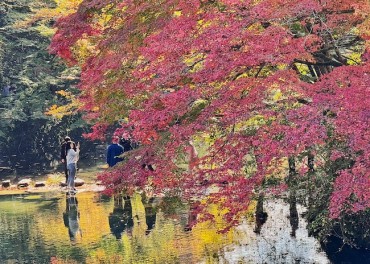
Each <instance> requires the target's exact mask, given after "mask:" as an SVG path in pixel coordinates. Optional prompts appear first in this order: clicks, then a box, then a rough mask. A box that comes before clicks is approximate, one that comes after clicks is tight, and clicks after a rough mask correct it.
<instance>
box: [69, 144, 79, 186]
mask: <svg viewBox="0 0 370 264" xmlns="http://www.w3.org/2000/svg"><path fill="white" fill-rule="evenodd" d="M79 154H80V143H77V145H76V144H75V143H74V142H72V141H71V142H69V144H67V156H66V163H67V169H68V181H67V188H68V189H69V190H73V191H75V190H76V188H75V177H76V171H77V161H78V158H79Z"/></svg>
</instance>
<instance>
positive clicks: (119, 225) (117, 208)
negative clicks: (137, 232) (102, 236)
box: [108, 194, 134, 239]
mask: <svg viewBox="0 0 370 264" xmlns="http://www.w3.org/2000/svg"><path fill="white" fill-rule="evenodd" d="M113 199H114V208H113V212H112V213H110V214H109V217H108V219H109V227H110V230H111V232H112V234H113V235H114V236H115V237H116V238H117V239H120V238H121V237H122V233H123V231H125V230H131V228H132V227H133V225H134V221H133V219H132V206H131V200H130V197H128V196H125V197H123V195H122V194H116V195H115V196H114V197H113Z"/></svg>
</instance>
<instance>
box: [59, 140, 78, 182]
mask: <svg viewBox="0 0 370 264" xmlns="http://www.w3.org/2000/svg"><path fill="white" fill-rule="evenodd" d="M70 142H72V141H71V138H70V137H69V136H66V137H65V138H64V142H63V144H62V145H61V147H60V159H61V161H62V163H63V165H64V174H65V176H66V183H67V181H68V169H67V162H66V157H67V145H69V144H70ZM75 150H76V149H75Z"/></svg>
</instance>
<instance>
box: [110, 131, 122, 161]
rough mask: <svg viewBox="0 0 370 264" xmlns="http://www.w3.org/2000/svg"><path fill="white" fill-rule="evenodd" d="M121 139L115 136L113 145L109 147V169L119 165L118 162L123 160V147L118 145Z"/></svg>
mask: <svg viewBox="0 0 370 264" xmlns="http://www.w3.org/2000/svg"><path fill="white" fill-rule="evenodd" d="M118 142H119V137H117V136H114V137H113V138H112V144H111V145H109V147H108V149H107V163H108V165H109V167H113V166H114V165H116V164H117V162H120V161H122V160H123V158H120V157H119V155H121V154H122V153H123V152H124V149H123V147H122V146H121V145H120V144H118Z"/></svg>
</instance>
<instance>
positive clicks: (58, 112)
mask: <svg viewBox="0 0 370 264" xmlns="http://www.w3.org/2000/svg"><path fill="white" fill-rule="evenodd" d="M56 93H57V94H59V95H61V96H62V97H64V98H65V99H67V100H68V101H69V103H67V104H65V105H61V106H58V105H55V104H54V105H52V106H51V107H49V109H48V110H47V111H46V112H45V114H46V115H50V116H53V117H55V118H57V119H62V118H63V117H64V116H68V115H72V114H74V113H75V112H76V110H77V109H78V108H79V107H80V106H81V103H80V102H79V101H78V100H77V98H76V97H75V95H73V94H72V93H71V92H67V91H64V90H61V91H57V92H56Z"/></svg>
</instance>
